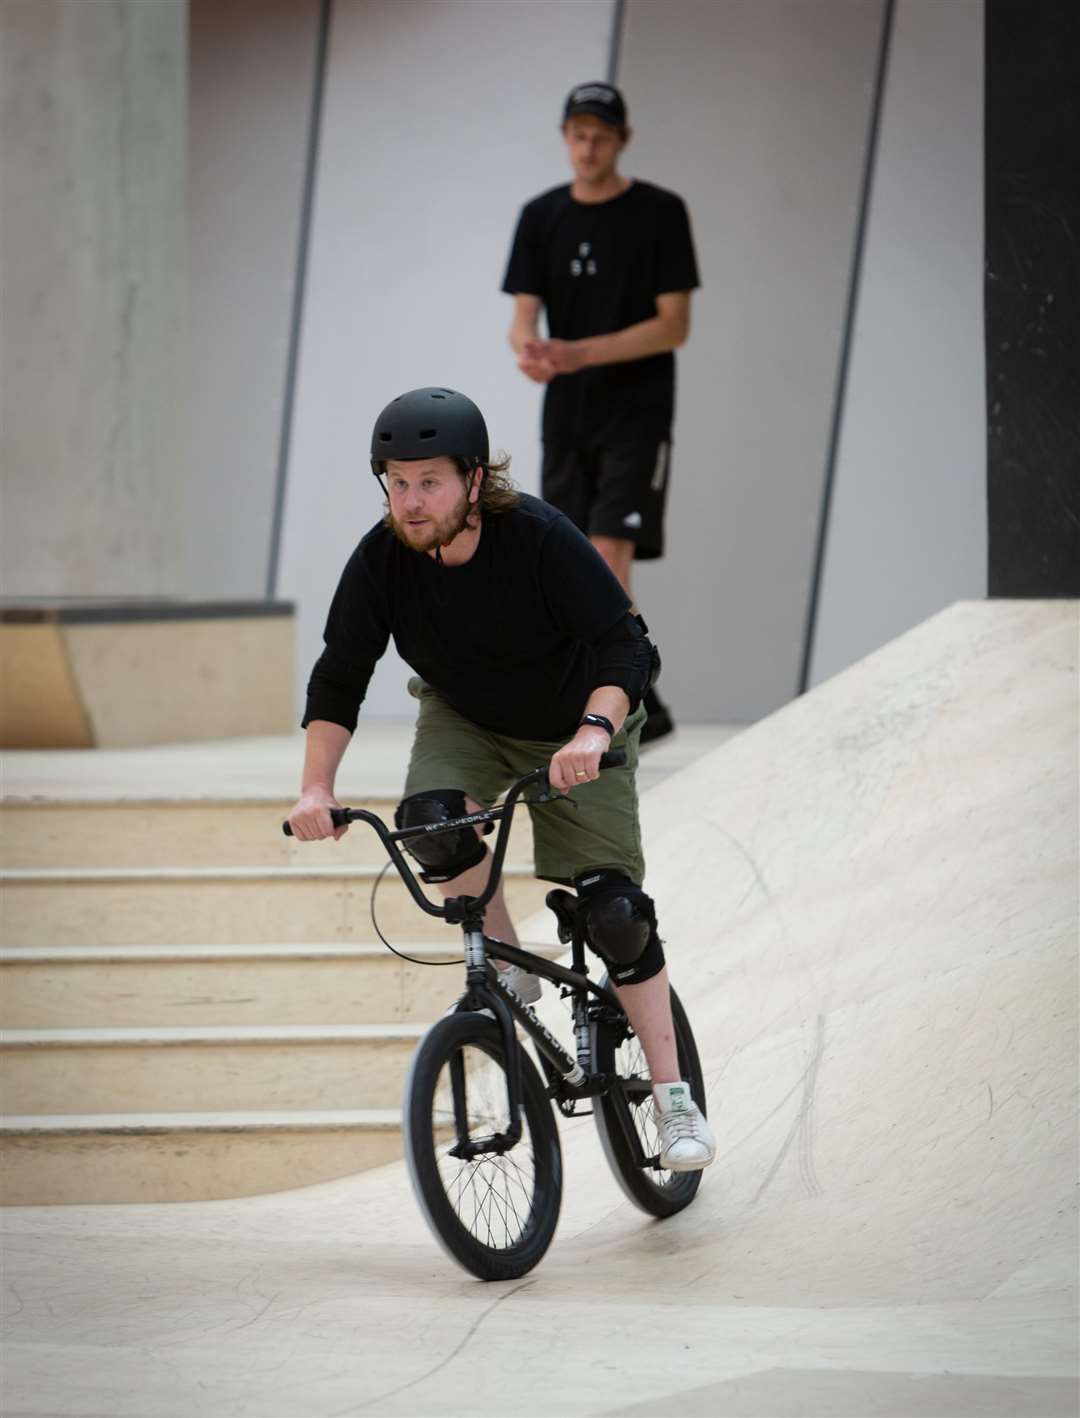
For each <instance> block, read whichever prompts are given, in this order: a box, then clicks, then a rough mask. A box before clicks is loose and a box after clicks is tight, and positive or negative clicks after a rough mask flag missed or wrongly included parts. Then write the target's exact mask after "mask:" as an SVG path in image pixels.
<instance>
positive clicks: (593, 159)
mask: <svg viewBox="0 0 1080 1418" xmlns="http://www.w3.org/2000/svg"><path fill="white" fill-rule="evenodd" d="M562 132H563V139H564V141H565V143H566V149H567V153H568V155H569V158H570V165H571V167H572V168H573V170H574V180H573V182H572V183H570V184H569V185H568V186H563V187H555V188H553V189H552V190H551V191H550V192H545V193H543V194H542V195H541V196H539V197H536V198H534V199H533V201H531V202H529V203H528V205H527V206H526V207H525V208H524V209H523V210H522V213H521V217H520V219H519V220H518V226H517V231H516V233H515V235H514V244H513V248H512V250H511V252H510V261H509V264H508V266H507V269H506V277H505V279H504V281H503V286H502V288H503V290H504V291H506V292H507V293H508V294H509V295H512V296H513V297H514V320H513V324H512V325H511V327H510V344H511V346H512V347H513V349H514V353H515V354H516V355H517V357H518V367H519V368H520V369H521V371H522V373H523V374H525V375H527V376H528V377H529V378H530V379H533V380H535V381H536V382H537V383H538V384H546V385H547V391H546V394H545V397H544V416H543V442H544V459H543V472H542V481H541V492H542V494H543V496H544V499H545V500H546V501H547V502H550V503H552V504H553V505H554V506H555V507H557V508H559V510H560V511H562V512H565V513H566V515H567V516H568V517H569V518H570V519H571V521H573V522H574V523H576V524H577V526H578V527H580V528H581V530H582V531H583V532H585V533H586V535H587V536H588V537H589V539H590V541H591V542H592V543H593V545H594V546H595V547H596V549H597V551H598V552H599V553H600V555H601V556H602V557H603V558H604V560H605V561H606V562H607V564H608V566H610V568H611V570H612V571H613V572H614V573H615V575H616V577H617V578H618V580H619V582H620V584H621V585H622V587H623V589H624V590H625V591H626V593H627V595H628V596H629V597H630V599H631V600H633V591H632V590H631V586H630V571H631V566H632V563H633V561H634V558H635V557H637V558H639V559H641V560H642V561H647V560H651V559H655V558H657V557H660V556H662V555H663V553H664V509H665V504H666V500H667V487H668V476H669V472H670V465H671V426H672V421H673V417H674V412H675V356H674V353H673V351H675V350H676V349H678V348H679V346H680V345H682V344H685V342H686V337H687V335H688V334H689V330H690V292H691V291H692V290H694V289H696V288H697V286H698V285H699V284H700V281H699V280H698V271H697V261H696V259H695V256H694V244H693V240H692V238H691V235H690V220H689V217H688V215H687V211H686V206H685V204H684V203H683V201H682V198H681V197H677V196H676V195H675V193H674V192H665V191H664V189H663V188H660V187H654V186H653V185H652V184H651V183H649V182H640V181H635V180H632V179H631V178H628V177H623V176H622V175H621V174H620V173H619V171H618V160H619V154H620V153H621V152H622V151H623V149H624V148H625V147H626V145H627V143H628V142H629V141H630V128H629V126H628V124H627V115H626V104H625V102H624V101H623V97H622V94H620V93H619V91H618V89H616V88H613V87H612V85H611V84H604V83H590V84H580V85H578V87H577V88H575V89H573V90H572V91H571V93H570V96H569V98H568V99H567V100H566V106H565V109H564V112H563V125H562ZM541 307H543V308H544V310H545V311H546V314H547V324H548V332H549V336H550V338H548V339H542V338H541V337H540V334H539V320H540V310H541ZM645 707H646V709H647V710H648V714H649V717H648V721H647V722H646V724H645V726H644V728H643V730H642V734H641V741H642V742H643V743H646V742H648V741H650V740H652V739H657V738H660V737H661V736H662V735H663V734H667V733H670V732H671V730H672V728H673V723H672V718H671V714H670V712H669V711H668V709H667V708H666V707H665V706H664V705H663V704H662V703H661V702H660V700H659V699H658V698H657V695H656V691H655V689H653V690H650V691H649V694H648V696H647V697H646V700H645Z"/></svg>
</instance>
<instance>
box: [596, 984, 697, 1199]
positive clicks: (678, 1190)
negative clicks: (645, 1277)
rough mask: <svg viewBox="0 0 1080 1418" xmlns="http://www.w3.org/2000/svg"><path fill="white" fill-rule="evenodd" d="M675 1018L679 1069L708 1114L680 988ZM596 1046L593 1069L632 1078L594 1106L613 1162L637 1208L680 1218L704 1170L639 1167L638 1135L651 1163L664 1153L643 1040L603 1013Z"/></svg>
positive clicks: (624, 1022)
mask: <svg viewBox="0 0 1080 1418" xmlns="http://www.w3.org/2000/svg"><path fill="white" fill-rule="evenodd" d="M605 983H606V981H605ZM671 1017H672V1021H673V1023H674V1025H675V1041H676V1045H677V1047H678V1051H679V1071H680V1073H681V1074H682V1076H683V1078H684V1079H685V1080H686V1081H687V1083H689V1085H690V1093H691V1095H692V1097H693V1099H694V1102H695V1103H696V1104H697V1105H698V1107H699V1108H700V1109H701V1111H702V1113H704V1112H705V1084H704V1080H703V1078H702V1074H701V1060H700V1059H699V1058H698V1051H697V1045H696V1044H695V1043H694V1035H693V1032H692V1030H691V1028H690V1021H689V1020H688V1019H687V1017H686V1011H685V1010H684V1009H683V1007H682V1003H681V1001H680V999H679V997H678V995H677V994H676V993H675V991H674V990H672V991H671ZM592 1050H593V1068H594V1070H595V1071H596V1072H597V1073H617V1074H619V1075H620V1077H622V1078H623V1079H624V1080H626V1082H627V1087H626V1088H625V1089H624V1090H623V1091H622V1093H621V1094H620V1093H619V1092H613V1093H605V1094H604V1095H603V1097H600V1098H597V1099H596V1100H595V1104H594V1109H593V1117H594V1119H595V1120H596V1130H597V1132H598V1133H599V1134H600V1143H601V1145H602V1147H603V1149H604V1155H605V1156H606V1157H607V1160H608V1165H609V1166H610V1167H611V1170H612V1171H613V1172H614V1173H615V1179H616V1181H617V1182H618V1183H619V1185H620V1186H621V1187H622V1189H623V1191H624V1192H625V1193H626V1195H627V1196H628V1197H629V1198H630V1200H631V1201H632V1202H633V1203H634V1205H635V1206H639V1207H640V1208H641V1210H642V1211H647V1212H648V1213H649V1215H650V1216H661V1217H663V1216H674V1215H675V1213H676V1212H677V1211H682V1209H683V1208H684V1207H686V1206H689V1205H690V1203H691V1202H692V1201H693V1199H694V1197H695V1196H696V1195H697V1189H698V1187H699V1186H700V1185H701V1173H700V1172H668V1171H662V1170H660V1169H659V1168H656V1167H649V1166H644V1167H641V1166H639V1165H638V1161H637V1157H636V1155H635V1148H634V1144H633V1142H632V1140H631V1139H632V1138H633V1137H635V1136H636V1138H637V1141H638V1144H639V1146H640V1148H641V1152H642V1153H643V1154H644V1157H645V1160H646V1162H648V1161H650V1160H651V1159H653V1158H655V1157H657V1156H658V1155H659V1152H660V1132H659V1128H658V1126H657V1121H656V1102H655V1100H654V1098H653V1095H652V1086H651V1082H650V1079H649V1066H648V1064H647V1063H646V1062H645V1051H644V1049H642V1047H641V1041H640V1040H639V1039H638V1037H637V1035H636V1034H635V1033H634V1031H633V1030H632V1029H631V1028H630V1025H629V1023H628V1022H627V1020H626V1019H625V1017H621V1016H619V1017H615V1018H611V1017H601V1018H599V1019H596V1020H594V1022H593V1026H592Z"/></svg>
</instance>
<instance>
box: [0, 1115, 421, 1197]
mask: <svg viewBox="0 0 1080 1418" xmlns="http://www.w3.org/2000/svg"><path fill="white" fill-rule="evenodd" d="M401 1154H402V1141H401V1115H400V1112H399V1111H398V1110H397V1109H394V1108H391V1109H311V1110H297V1111H277V1112H273V1111H267V1112H205V1113H107V1114H95V1115H89V1116H88V1115H85V1114H79V1115H71V1114H67V1115H64V1114H58V1115H53V1116H43V1115H30V1116H15V1117H8V1118H7V1119H6V1120H5V1123H4V1125H3V1126H2V1127H0V1201H2V1202H3V1203H4V1204H5V1205H8V1206H54V1205H63V1204H71V1203H82V1204H84V1205H85V1204H93V1203H99V1202H166V1201H211V1200H216V1199H219V1198H224V1197H233V1196H252V1195H255V1194H256V1193H261V1192H273V1191H284V1190H288V1189H289V1188H292V1187H303V1186H310V1185H311V1184H313V1183H315V1182H326V1181H330V1180H332V1179H334V1178H336V1177H344V1176H349V1175H350V1174H352V1173H354V1172H361V1171H365V1170H366V1169H367V1168H369V1167H380V1166H382V1165H383V1164H384V1163H386V1162H393V1161H396V1160H397V1158H399V1157H400V1156H401Z"/></svg>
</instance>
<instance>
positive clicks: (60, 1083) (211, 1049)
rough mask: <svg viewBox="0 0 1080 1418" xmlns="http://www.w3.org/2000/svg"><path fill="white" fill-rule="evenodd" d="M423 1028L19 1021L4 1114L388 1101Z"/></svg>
mask: <svg viewBox="0 0 1080 1418" xmlns="http://www.w3.org/2000/svg"><path fill="white" fill-rule="evenodd" d="M424 1028H425V1026H423V1025H411V1024H392V1025H379V1024H353V1025H334V1026H317V1025H289V1026H285V1025H281V1026H276V1027H262V1026H257V1025H247V1026H234V1027H228V1028H211V1027H206V1028H201V1029H195V1028H191V1029H183V1028H168V1029H166V1028H160V1029H146V1028H140V1029H12V1030H6V1031H4V1033H2V1034H0V1060H2V1062H3V1079H4V1084H3V1095H4V1096H3V1102H4V1106H3V1111H4V1113H5V1114H8V1113H16V1114H22V1115H25V1114H42V1113H44V1114H60V1113H70V1112H71V1108H72V1104H73V1102H77V1104H78V1106H79V1108H80V1109H81V1110H82V1112H84V1113H117V1112H127V1111H130V1112H140V1113H148V1112H152V1113H168V1112H181V1113H191V1112H205V1111H208V1110H210V1109H224V1110H228V1111H246V1110H254V1109H270V1110H278V1111H280V1110H293V1109H327V1108H348V1109H363V1108H386V1107H393V1106H397V1105H398V1104H399V1102H400V1099H401V1090H402V1087H403V1086H404V1081H405V1076H406V1073H407V1070H408V1065H409V1060H410V1059H411V1057H412V1054H413V1051H414V1049H415V1048H416V1045H417V1042H418V1041H419V1039H420V1037H421V1035H422V1034H423V1032H424Z"/></svg>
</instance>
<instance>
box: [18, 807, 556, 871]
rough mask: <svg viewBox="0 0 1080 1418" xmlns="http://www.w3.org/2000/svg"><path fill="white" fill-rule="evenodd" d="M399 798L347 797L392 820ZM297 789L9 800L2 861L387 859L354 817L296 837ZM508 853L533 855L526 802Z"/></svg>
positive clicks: (40, 864)
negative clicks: (288, 831)
mask: <svg viewBox="0 0 1080 1418" xmlns="http://www.w3.org/2000/svg"><path fill="white" fill-rule="evenodd" d="M396 802H397V799H396V798H378V799H367V800H360V801H356V800H350V802H349V804H348V805H349V806H350V807H362V808H366V809H367V810H368V811H369V812H373V813H375V814H376V815H377V816H379V817H381V818H382V820H383V822H385V823H386V825H387V826H388V827H392V826H393V821H394V807H395V805H396ZM292 806H293V800H292V799H285V798H282V799H280V800H277V801H269V802H268V801H266V800H265V799H260V800H250V801H245V800H243V799H223V800H216V799H208V798H204V799H196V800H183V799H178V800H161V801H148V802H136V801H132V800H130V799H127V800H117V801H111V802H64V801H49V802H5V803H4V804H3V807H2V808H0V827H2V830H0V867H5V868H9V869H11V868H14V869H25V868H53V869H56V868H61V867H98V868H112V869H117V868H123V867H198V866H208V867H213V866H218V867H225V866H249V867H250V866H325V865H340V864H341V863H342V862H346V863H348V864H350V865H366V866H382V864H383V863H384V862H385V861H386V853H385V851H384V850H383V847H382V845H381V843H380V842H379V839H378V837H376V835H375V833H374V831H373V830H372V829H371V828H370V827H368V826H367V825H366V824H364V823H354V824H353V826H352V827H350V829H349V831H348V832H347V833H346V835H345V836H344V837H343V838H342V839H341V841H340V842H332V841H325V842H297V841H296V840H295V839H293V838H291V837H285V836H284V835H283V834H282V831H281V823H282V820H283V819H284V818H285V816H286V815H287V814H288V812H289V810H290V809H291V808H292ZM507 860H508V861H510V862H519V863H528V862H531V861H532V825H531V823H530V821H529V814H528V812H527V811H524V810H523V811H520V812H516V813H515V814H514V824H513V829H512V831H511V834H510V845H509V848H508V855H507Z"/></svg>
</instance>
